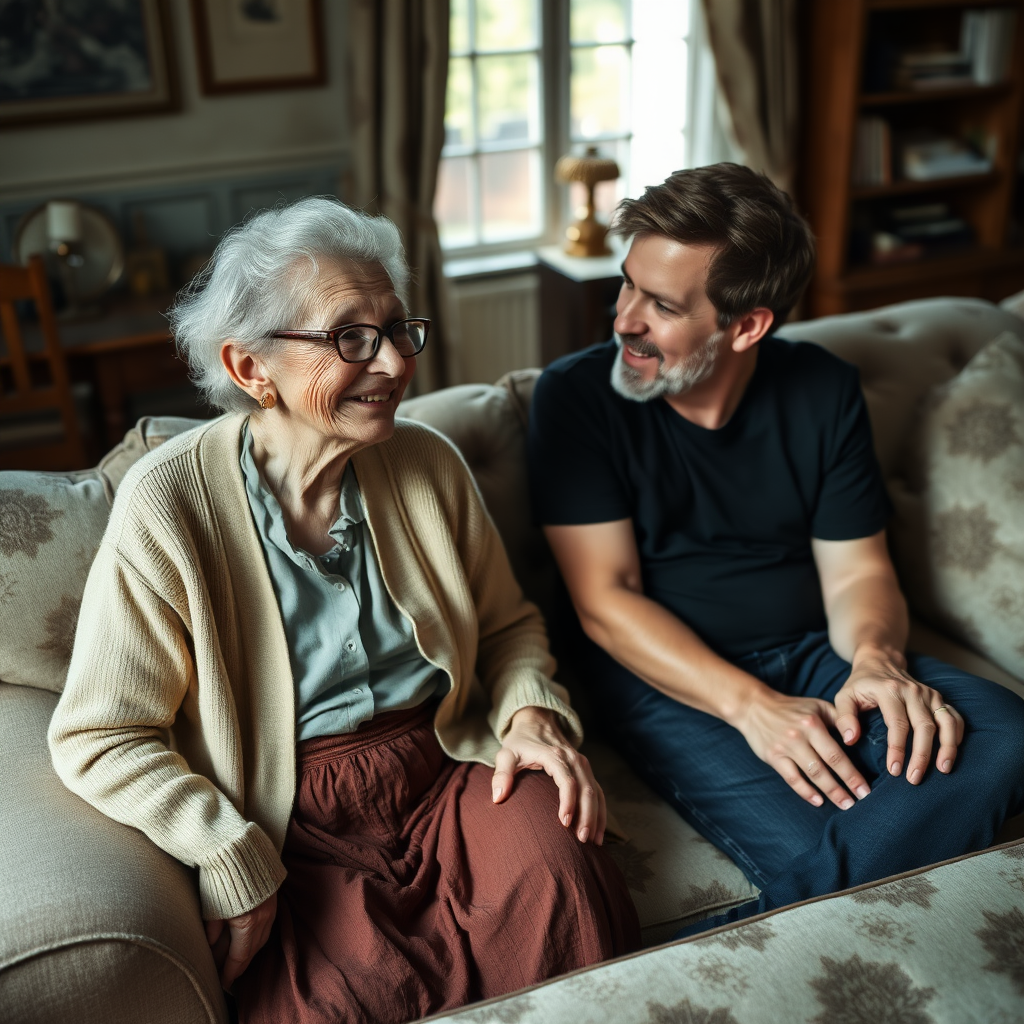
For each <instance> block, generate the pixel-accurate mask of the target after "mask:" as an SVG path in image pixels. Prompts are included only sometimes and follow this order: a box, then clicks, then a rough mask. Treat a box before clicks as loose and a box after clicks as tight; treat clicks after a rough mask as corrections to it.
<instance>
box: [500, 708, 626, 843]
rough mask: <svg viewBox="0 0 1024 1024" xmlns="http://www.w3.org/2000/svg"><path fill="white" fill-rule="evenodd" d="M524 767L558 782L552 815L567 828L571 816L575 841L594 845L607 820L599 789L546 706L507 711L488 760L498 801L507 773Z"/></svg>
mask: <svg viewBox="0 0 1024 1024" xmlns="http://www.w3.org/2000/svg"><path fill="white" fill-rule="evenodd" d="M524 769H534V770H539V771H544V772H547V774H548V775H550V776H551V778H552V779H554V781H555V784H556V785H557V786H558V820H559V821H560V822H561V823H562V824H563V825H564V826H565V827H566V828H569V827H570V826H571V825H572V823H573V818H574V817H575V819H576V836H577V838H578V839H579V841H580V842H581V843H585V842H587V840H588V839H592V840H593V842H594V843H595V844H596V845H598V846H600V845H601V844H602V843H603V842H604V830H605V826H606V824H607V820H608V812H607V809H606V808H605V802H604V793H603V792H602V791H601V787H600V786H599V785H598V784H597V780H596V779H595V778H594V773H593V771H592V770H591V768H590V762H589V761H588V760H587V759H586V758H585V757H584V756H583V755H582V754H581V753H579V751H577V750H576V749H575V748H574V747H573V746H572V744H571V743H570V742H569V741H568V740H567V739H566V738H565V736H564V734H563V733H562V730H561V729H560V728H559V726H558V723H557V721H556V718H555V714H554V712H552V711H548V710H547V709H546V708H520V710H519V711H517V712H516V713H515V714H514V715H513V716H512V722H511V724H510V725H509V729H508V732H506V733H505V738H504V740H502V744H501V750H499V751H498V754H497V757H495V759H494V778H493V781H492V783H491V792H492V795H493V797H494V802H495V803H496V804H500V803H502V802H503V801H505V800H507V799H508V797H509V795H510V794H511V792H512V783H513V777H514V776H515V774H516V773H517V772H521V771H523V770H524Z"/></svg>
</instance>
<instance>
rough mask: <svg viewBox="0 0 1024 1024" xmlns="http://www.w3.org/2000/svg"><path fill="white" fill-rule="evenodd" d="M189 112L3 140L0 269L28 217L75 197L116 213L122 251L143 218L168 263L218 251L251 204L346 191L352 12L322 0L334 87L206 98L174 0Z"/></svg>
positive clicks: (187, 17)
mask: <svg viewBox="0 0 1024 1024" xmlns="http://www.w3.org/2000/svg"><path fill="white" fill-rule="evenodd" d="M169 6H170V10H171V15H172V21H173V28H174V33H173V35H174V44H175V57H176V63H177V67H178V77H179V82H180V91H181V97H182V109H181V110H180V111H178V112H176V113H172V114H160V115H152V116H148V117H138V118H120V119H107V120H96V121H78V122H65V123H57V124H52V125H40V126H36V127H31V128H18V129H8V130H5V131H4V132H2V133H0V260H6V259H8V258H9V257H10V253H11V244H12V241H13V235H14V230H15V228H16V225H17V223H18V221H19V220H20V219H21V217H22V216H23V215H24V214H25V213H26V212H27V211H28V210H30V209H32V208H33V207H35V206H37V205H38V204H40V203H43V202H45V201H46V200H47V199H51V198H55V197H58V196H59V197H70V198H76V199H80V200H82V201H83V202H88V203H92V204H94V205H96V206H99V207H101V208H103V209H105V210H106V212H108V213H109V214H110V215H111V217H112V218H113V219H114V221H115V223H116V224H117V226H118V228H119V230H120V231H121V234H122V237H123V238H124V239H125V240H126V242H130V241H131V239H132V231H131V223H132V220H131V217H132V214H133V212H134V211H136V210H141V211H142V212H143V213H144V215H145V219H146V226H147V230H148V232H149V236H150V241H152V242H156V243H157V244H161V245H164V246H165V247H166V248H167V249H168V251H169V255H170V256H171V258H172V265H174V264H175V263H176V262H180V261H182V260H183V259H184V258H185V257H187V256H189V255H190V254H192V253H194V252H199V251H203V250H209V249H212V247H213V245H214V244H215V242H216V239H217V237H219V235H220V234H221V233H222V232H223V231H224V229H225V228H227V227H228V226H230V225H231V224H233V223H235V222H236V221H238V220H239V219H241V217H243V216H244V215H245V213H246V212H247V211H248V210H249V209H250V208H252V207H260V206H266V205H270V204H272V203H273V202H275V201H276V200H277V199H279V198H282V197H283V198H285V199H292V198H296V197H298V196H299V195H303V194H309V193H311V192H335V193H336V192H338V191H339V189H340V190H341V191H344V189H343V187H342V186H341V185H340V182H341V181H342V180H343V178H344V175H345V173H346V171H347V165H348V142H347V88H346V85H347V83H346V81H345V49H346V45H347V44H346V28H347V6H346V4H345V3H344V2H339V0H325V2H324V5H323V6H324V32H325V36H326V39H325V50H326V53H327V85H326V86H323V87H321V88H315V89H291V90H281V91H278V92H258V93H240V94H238V95H234V96H232V95H228V96H213V97H204V96H202V95H200V92H199V79H198V73H197V69H196V55H195V41H194V37H193V33H192V22H191V12H190V9H189V4H188V0H169Z"/></svg>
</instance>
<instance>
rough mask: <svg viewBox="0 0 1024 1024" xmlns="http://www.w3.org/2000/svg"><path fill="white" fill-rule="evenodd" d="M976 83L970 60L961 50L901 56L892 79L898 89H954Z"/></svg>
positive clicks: (910, 53)
mask: <svg viewBox="0 0 1024 1024" xmlns="http://www.w3.org/2000/svg"><path fill="white" fill-rule="evenodd" d="M973 83H974V72H973V68H972V65H971V60H970V58H969V57H967V56H966V55H965V54H963V53H961V51H960V50H953V51H922V52H914V51H908V52H906V53H902V54H900V57H899V63H898V65H897V67H896V72H895V75H894V76H893V85H894V86H895V87H896V88H897V89H910V90H913V91H922V90H928V89H952V88H956V87H957V86H967V85H972V84H973Z"/></svg>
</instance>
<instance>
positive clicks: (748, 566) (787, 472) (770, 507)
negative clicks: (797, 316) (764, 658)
mask: <svg viewBox="0 0 1024 1024" xmlns="http://www.w3.org/2000/svg"><path fill="white" fill-rule="evenodd" d="M615 354H616V345H615V343H614V342H613V341H609V342H606V343H605V344H603V345H595V346H593V347H592V348H589V349H586V350H584V351H582V352H576V353H573V354H572V355H568V356H565V357H563V358H562V359H559V360H557V361H556V362H554V363H552V364H551V366H549V367H548V368H547V370H545V371H544V373H543V374H542V376H541V378H540V380H539V381H538V382H537V387H536V390H535V392H534V396H533V402H532V406H531V409H530V430H529V469H530V491H531V497H532V502H533V512H534V518H535V520H536V521H537V522H538V523H541V524H545V525H553V526H555V525H577V524H583V523H604V522H612V521H615V520H619V519H632V520H633V530H634V533H635V535H636V543H637V548H638V550H639V554H640V564H641V567H642V572H643V587H644V593H645V594H646V595H647V596H648V597H650V598H651V599H653V600H655V601H657V602H658V603H659V604H661V605H663V606H664V607H666V608H668V609H669V610H670V611H672V612H673V613H675V614H676V615H677V616H678V617H679V618H680V619H682V620H683V621H684V622H685V623H686V624H687V625H688V626H690V627H691V628H692V629H693V630H694V631H695V632H696V633H697V634H698V635H699V636H700V637H701V638H702V639H703V640H704V641H705V642H706V643H707V644H708V645H709V646H710V647H711V648H712V649H713V650H715V651H717V652H719V653H720V654H722V655H723V656H725V657H728V658H737V657H741V656H742V655H744V654H748V653H750V652H752V651H756V650H765V649H767V648H770V647H774V646H777V645H780V644H784V643H788V642H791V641H793V640H796V639H797V638H799V637H801V636H803V635H804V634H805V633H807V632H810V631H812V630H817V629H824V628H825V625H826V620H825V610H824V606H823V603H822V598H821V588H820V585H819V581H818V575H817V570H816V568H815V565H814V560H813V557H812V555H811V543H810V542H811V538H812V537H816V538H818V539H820V540H853V539H856V538H860V537H869V536H871V535H872V534H875V533H877V532H878V531H879V530H881V529H882V527H883V526H884V525H885V522H886V519H887V518H888V515H889V501H888V497H887V496H886V493H885V488H884V485H883V483H882V478H881V472H880V470H879V467H878V462H877V460H876V458H875V453H874V448H873V446H872V442H871V425H870V423H869V421H868V415H867V409H866V406H865V404H864V398H863V396H862V394H861V391H860V384H859V380H858V374H857V370H856V368H855V367H853V366H851V365H849V364H848V363H844V362H843V361H842V360H840V359H838V358H837V357H836V356H833V355H832V354H831V353H830V352H827V351H826V350H825V349H823V348H821V347H819V346H817V345H812V344H807V343H804V342H797V343H793V342H787V341H783V340H782V339H779V338H774V337H769V338H765V339H763V340H762V341H761V342H760V345H759V352H758V358H757V367H756V369H755V371H754V374H753V376H752V377H751V379H750V382H749V384H748V385H747V390H746V392H745V393H744V395H743V398H742V399H741V401H740V404H739V406H738V407H737V409H736V411H735V413H734V414H733V416H732V418H731V419H730V420H729V422H728V423H726V424H725V426H723V427H722V428H721V429H719V430H706V429H704V428H703V427H699V426H697V425H696V424H694V423H691V422H690V421H689V420H687V419H685V418H684V417H682V416H680V415H679V414H678V413H677V412H675V411H674V410H673V409H672V407H671V406H670V405H669V404H668V403H667V402H666V401H664V400H661V399H656V400H654V401H651V402H635V401H630V400H629V399H626V398H623V397H621V396H620V395H618V394H617V393H616V392H615V391H614V390H613V389H612V386H611V383H610V379H609V378H610V374H611V367H612V362H613V361H614V358H615Z"/></svg>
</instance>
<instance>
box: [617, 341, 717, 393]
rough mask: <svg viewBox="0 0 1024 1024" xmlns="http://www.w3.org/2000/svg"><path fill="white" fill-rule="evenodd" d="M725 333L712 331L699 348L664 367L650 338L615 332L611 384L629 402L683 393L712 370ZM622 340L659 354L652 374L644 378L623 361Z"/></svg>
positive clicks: (702, 380) (655, 354) (700, 382)
mask: <svg viewBox="0 0 1024 1024" xmlns="http://www.w3.org/2000/svg"><path fill="white" fill-rule="evenodd" d="M724 336H725V331H715V333H714V334H712V335H711V336H710V337H709V338H708V339H707V340H706V341H705V342H704V344H703V345H701V347H700V348H699V349H697V350H696V351H695V352H691V353H690V354H689V355H688V356H687V357H686V358H685V359H684V360H683V361H682V362H681V363H678V364H676V365H675V366H672V367H670V368H668V369H666V368H665V365H664V362H665V360H664V356H662V354H661V352H660V351H659V350H658V349H657V348H656V347H655V346H654V345H652V344H651V343H650V342H646V341H644V340H643V339H642V338H637V337H635V336H633V335H628V334H627V335H625V337H623V336H622V335H620V334H616V335H615V343H616V344H617V345H618V347H619V350H618V352H616V353H615V362H614V363H613V364H612V373H611V384H612V387H613V388H614V389H615V391H616V392H617V393H618V394H620V395H621V396H622V397H623V398H628V399H629V400H630V401H632V402H652V401H654V399H656V398H664V397H666V396H667V395H682V394H685V393H686V392H687V391H690V390H691V389H692V388H694V387H696V386H697V385H698V384H702V383H703V382H704V381H706V380H707V379H708V378H709V377H710V376H711V374H712V373H713V372H714V369H715V363H716V362H717V360H718V349H719V347H720V345H721V342H722V339H723V337H724ZM626 339H628V340H626ZM624 344H628V345H629V346H630V348H636V349H638V350H639V351H641V352H649V353H650V354H651V355H653V356H656V357H657V358H658V372H657V373H656V374H655V375H654V377H653V378H651V379H650V380H645V379H644V377H643V375H642V374H641V373H640V371H639V370H636V369H634V368H633V367H632V366H627V365H626V363H625V362H623V359H622V348H623V345H624Z"/></svg>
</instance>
